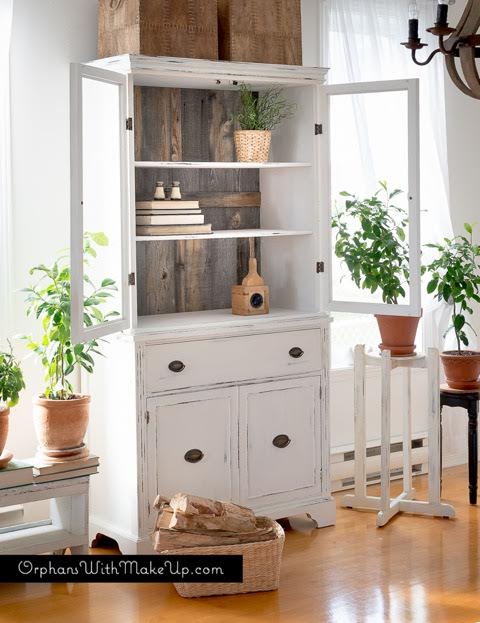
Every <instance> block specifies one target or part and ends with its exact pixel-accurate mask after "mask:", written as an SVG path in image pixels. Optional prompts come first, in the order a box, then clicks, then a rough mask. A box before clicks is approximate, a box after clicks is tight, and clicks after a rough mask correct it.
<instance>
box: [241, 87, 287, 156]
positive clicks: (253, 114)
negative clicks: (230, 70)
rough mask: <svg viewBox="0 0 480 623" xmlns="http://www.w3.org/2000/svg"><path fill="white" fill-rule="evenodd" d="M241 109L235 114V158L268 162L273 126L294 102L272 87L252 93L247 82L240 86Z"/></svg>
mask: <svg viewBox="0 0 480 623" xmlns="http://www.w3.org/2000/svg"><path fill="white" fill-rule="evenodd" d="M240 100H241V110H240V112H239V113H238V114H237V115H235V116H234V121H236V122H237V123H238V125H239V126H240V130H235V133H234V141H235V151H236V154H237V161H238V162H267V160H268V156H269V153H270V143H271V139H272V130H274V129H275V128H276V127H277V126H278V125H279V124H280V123H281V122H282V121H283V120H284V119H288V118H289V117H291V116H292V115H293V113H294V111H295V105H294V104H290V103H289V102H288V101H287V100H286V99H285V98H284V97H283V96H282V93H281V90H280V89H278V88H276V87H274V88H271V89H266V90H265V91H262V92H260V93H258V94H257V93H254V92H253V91H252V90H251V88H250V86H249V85H247V84H242V85H241V86H240Z"/></svg>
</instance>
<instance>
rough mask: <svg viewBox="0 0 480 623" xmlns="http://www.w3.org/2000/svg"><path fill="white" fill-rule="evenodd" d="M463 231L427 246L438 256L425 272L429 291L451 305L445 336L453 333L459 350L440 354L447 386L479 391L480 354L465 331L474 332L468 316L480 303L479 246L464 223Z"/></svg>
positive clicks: (471, 230) (426, 267)
mask: <svg viewBox="0 0 480 623" xmlns="http://www.w3.org/2000/svg"><path fill="white" fill-rule="evenodd" d="M464 228H465V232H466V234H467V235H460V236H455V237H454V238H452V239H450V238H445V239H444V242H443V243H442V244H428V245H425V246H427V247H430V248H432V249H435V250H436V252H437V257H436V258H434V259H433V260H432V261H431V262H430V264H428V265H427V266H425V267H424V268H423V272H428V273H429V276H430V281H429V282H428V284H427V292H428V293H429V294H434V295H435V297H436V298H437V299H438V300H440V301H441V300H444V301H445V302H446V303H448V304H449V305H451V306H452V324H451V325H450V326H449V327H448V329H447V331H446V333H445V335H446V334H447V333H449V332H450V331H453V332H454V334H455V341H456V344H457V348H456V350H448V351H444V352H443V353H441V355H440V357H441V359H442V363H443V367H444V370H445V376H446V378H447V383H448V385H449V387H451V388H452V389H461V390H468V389H478V388H480V382H479V381H478V377H479V376H480V352H478V351H473V350H468V346H469V339H468V334H467V332H466V328H467V327H470V329H471V330H472V331H473V332H474V330H473V328H472V326H471V324H470V323H469V322H468V320H467V317H468V316H471V315H472V314H473V309H472V305H473V304H474V303H480V294H479V292H480V267H479V258H480V245H476V244H474V243H473V228H472V226H471V225H470V224H469V223H465V224H464ZM467 236H468V237H467ZM445 335H444V337H445ZM462 347H464V350H462Z"/></svg>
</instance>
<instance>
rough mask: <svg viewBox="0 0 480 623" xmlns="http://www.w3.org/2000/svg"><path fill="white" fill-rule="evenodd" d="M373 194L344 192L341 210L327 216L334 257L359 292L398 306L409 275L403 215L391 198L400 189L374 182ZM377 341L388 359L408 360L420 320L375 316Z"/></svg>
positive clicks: (397, 193) (412, 350)
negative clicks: (376, 295) (377, 185)
mask: <svg viewBox="0 0 480 623" xmlns="http://www.w3.org/2000/svg"><path fill="white" fill-rule="evenodd" d="M379 183H380V188H379V190H378V191H377V192H376V193H375V194H374V195H373V196H372V197H367V198H365V199H359V198H358V197H356V196H355V195H352V194H351V193H348V192H345V191H344V192H342V193H340V194H341V196H342V197H344V198H345V203H344V207H343V208H342V209H339V210H338V211H337V213H336V214H335V216H334V217H333V218H332V228H333V229H335V230H336V232H335V255H336V256H337V257H339V258H340V259H342V260H343V261H344V262H345V264H346V266H347V268H348V270H349V272H350V275H351V277H352V280H353V282H354V283H355V285H356V286H357V287H358V288H361V289H364V290H369V291H370V292H371V293H372V294H373V293H375V292H376V291H377V290H380V291H381V292H382V300H383V302H384V303H390V304H398V303H399V301H400V300H401V299H402V298H403V297H405V285H406V284H408V281H409V277H410V268H409V253H408V244H407V242H406V240H405V239H406V235H405V230H406V227H407V224H408V215H407V213H406V211H405V210H404V209H403V208H400V207H398V206H395V205H394V204H393V203H392V200H393V199H394V198H395V197H396V196H397V195H399V194H400V193H401V192H402V191H401V190H399V189H396V190H393V191H392V192H390V191H389V189H388V187H387V184H386V182H379ZM375 317H376V319H377V322H378V328H379V330H380V335H381V338H382V343H381V344H380V349H381V350H390V352H391V354H392V355H393V356H402V355H403V356H407V355H411V354H413V353H414V351H415V344H414V341H415V335H416V333H417V328H418V322H419V320H420V318H418V317H411V316H386V315H382V314H375Z"/></svg>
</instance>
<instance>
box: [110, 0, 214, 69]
mask: <svg viewBox="0 0 480 623" xmlns="http://www.w3.org/2000/svg"><path fill="white" fill-rule="evenodd" d="M217 41H218V36H217V2H216V0H100V3H99V7H98V54H99V56H100V57H107V56H115V55H116V54H148V55H150V56H180V57H187V58H209V59H212V60H214V59H216V58H218V45H217Z"/></svg>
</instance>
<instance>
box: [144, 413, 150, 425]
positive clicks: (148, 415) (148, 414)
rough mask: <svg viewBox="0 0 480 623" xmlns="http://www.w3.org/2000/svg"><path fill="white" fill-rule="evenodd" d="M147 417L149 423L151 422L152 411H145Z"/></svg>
mask: <svg viewBox="0 0 480 623" xmlns="http://www.w3.org/2000/svg"><path fill="white" fill-rule="evenodd" d="M145 419H146V420H147V424H150V411H145Z"/></svg>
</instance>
